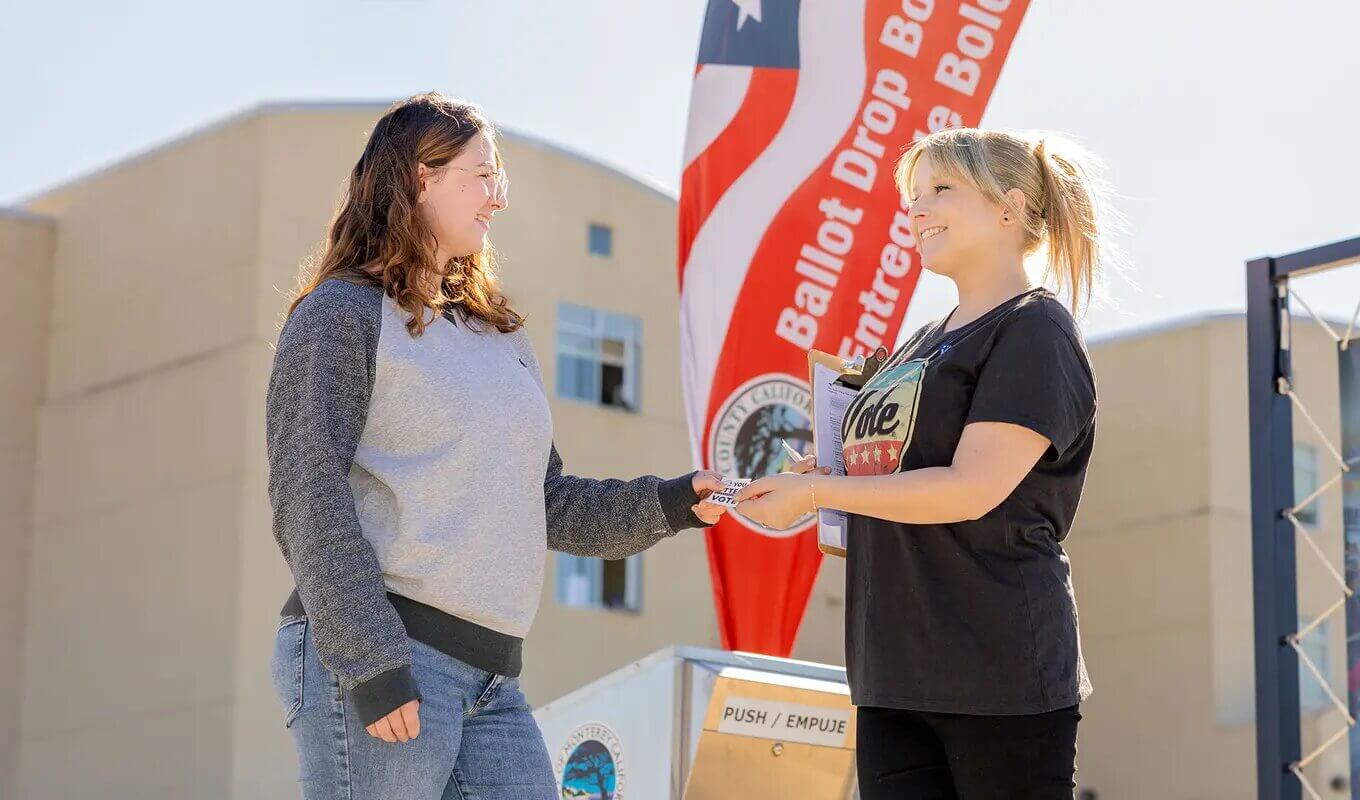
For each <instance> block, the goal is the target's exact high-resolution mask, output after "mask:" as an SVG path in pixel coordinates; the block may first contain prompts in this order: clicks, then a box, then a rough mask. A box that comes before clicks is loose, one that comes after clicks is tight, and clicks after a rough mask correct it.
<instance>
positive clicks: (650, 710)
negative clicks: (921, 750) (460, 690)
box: [534, 646, 856, 800]
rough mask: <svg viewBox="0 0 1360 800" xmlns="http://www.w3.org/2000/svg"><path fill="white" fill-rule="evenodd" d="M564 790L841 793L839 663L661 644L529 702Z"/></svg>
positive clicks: (675, 798)
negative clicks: (560, 692) (550, 697)
mask: <svg viewBox="0 0 1360 800" xmlns="http://www.w3.org/2000/svg"><path fill="white" fill-rule="evenodd" d="M534 717H535V719H537V720H538V724H539V726H540V727H541V728H542V729H543V736H544V739H545V740H546V742H547V745H548V754H549V756H550V757H551V758H552V761H553V770H554V772H555V774H556V777H557V782H558V787H559V789H560V791H561V795H562V797H563V798H568V799H569V800H713V799H714V798H739V799H740V800H774V799H775V798H779V800H786V799H787V798H802V799H803V800H848V799H849V798H853V797H855V796H856V791H855V785H854V774H855V758H854V755H855V709H854V706H852V705H851V704H850V691H849V688H848V687H847V686H846V683H845V670H843V669H841V668H839V667H831V666H826V665H823V664H813V663H809V662H805V661H792V660H789V659H783V658H770V657H768V656H760V655H753V654H750V653H733V652H728V651H725V650H709V649H703V648H693V647H679V646H676V647H668V648H666V649H664V650H660V651H658V652H656V653H653V654H652V655H650V656H647V657H646V658H643V659H640V660H638V661H635V662H633V663H631V664H629V665H627V666H625V667H623V668H621V669H618V670H615V671H614V672H611V673H610V674H608V675H605V676H603V677H601V678H599V679H598V680H596V681H594V682H592V683H589V684H587V685H586V686H583V687H581V688H580V689H577V690H576V691H574V692H571V693H570V694H568V695H566V696H564V697H561V698H558V699H557V700H554V701H552V702H550V703H548V704H546V705H544V706H542V707H540V708H538V709H537V710H535V711H534Z"/></svg>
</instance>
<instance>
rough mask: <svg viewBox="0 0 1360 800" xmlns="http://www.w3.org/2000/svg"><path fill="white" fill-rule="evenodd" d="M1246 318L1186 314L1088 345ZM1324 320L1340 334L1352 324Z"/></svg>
mask: <svg viewBox="0 0 1360 800" xmlns="http://www.w3.org/2000/svg"><path fill="white" fill-rule="evenodd" d="M1306 313H1307V312H1299V311H1296V312H1295V313H1294V319H1295V323H1294V324H1296V325H1297V324H1301V323H1304V322H1307V317H1306V316H1304V315H1305V314H1306ZM1246 316H1247V312H1245V311H1202V312H1196V313H1193V314H1186V315H1184V316H1180V317H1172V318H1170V319H1163V320H1158V321H1156V322H1149V323H1145V324H1142V325H1134V326H1131V327H1128V328H1124V329H1122V330H1118V331H1112V332H1110V333H1103V334H1098V335H1095V336H1090V337H1087V339H1086V343H1087V345H1088V346H1089V347H1103V346H1105V345H1112V344H1121V343H1123V342H1126V341H1131V340H1134V339H1146V338H1148V337H1151V336H1157V335H1159V334H1163V333H1172V332H1175V331H1178V330H1184V329H1186V328H1196V327H1200V326H1202V325H1211V324H1213V323H1215V322H1230V321H1234V320H1241V319H1245V318H1246ZM1322 319H1323V320H1325V321H1326V322H1327V324H1328V325H1331V326H1332V327H1333V328H1336V329H1337V330H1338V333H1342V332H1344V331H1345V329H1346V326H1348V325H1349V324H1350V320H1349V319H1340V318H1337V317H1329V316H1327V315H1325V314H1324V315H1322Z"/></svg>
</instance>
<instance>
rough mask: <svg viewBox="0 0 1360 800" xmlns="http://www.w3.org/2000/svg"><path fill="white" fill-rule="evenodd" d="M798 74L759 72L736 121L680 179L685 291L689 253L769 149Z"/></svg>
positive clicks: (682, 268) (681, 237) (791, 103)
mask: <svg viewBox="0 0 1360 800" xmlns="http://www.w3.org/2000/svg"><path fill="white" fill-rule="evenodd" d="M797 87H798V73H797V71H795V70H790V69H756V70H754V71H753V72H752V73H751V81H750V83H749V84H748V85H747V87H746V96H745V97H744V98H743V99H742V101H741V108H739V109H738V110H737V113H736V115H735V116H733V117H732V122H731V123H729V124H728V126H727V127H726V128H724V129H723V132H722V133H721V134H719V135H718V138H717V139H715V140H714V141H713V143H712V144H710V145H709V146H708V149H706V150H704V152H702V153H700V154H699V156H698V158H695V159H694V161H693V163H691V164H690V165H689V167H688V168H686V169H685V173H684V175H682V176H681V179H680V196H681V197H683V198H684V199H685V202H683V203H681V204H680V238H679V242H680V287H681V288H682V289H683V288H684V282H685V275H684V269H685V264H686V263H688V262H689V248H690V245H691V243H693V241H694V237H695V236H697V235H698V233H699V229H700V228H702V227H703V225H704V222H705V221H706V220H707V219H708V216H709V214H711V213H713V207H714V206H716V205H717V204H718V201H719V200H721V199H722V196H723V195H724V194H726V193H727V190H728V189H729V188H731V186H732V184H733V183H735V182H736V180H737V178H739V177H741V174H742V173H743V172H745V171H746V169H747V168H748V167H750V166H751V163H752V162H754V161H755V160H756V158H757V157H758V156H759V155H760V154H761V153H763V152H764V151H765V148H766V147H769V145H770V142H771V141H773V140H774V137H775V134H777V133H779V129H780V128H781V127H783V125H784V119H785V118H786V117H787V116H788V114H789V107H790V106H792V105H793V93H794V91H795V90H796V89H797Z"/></svg>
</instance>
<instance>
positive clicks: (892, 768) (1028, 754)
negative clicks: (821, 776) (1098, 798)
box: [855, 706, 1081, 800]
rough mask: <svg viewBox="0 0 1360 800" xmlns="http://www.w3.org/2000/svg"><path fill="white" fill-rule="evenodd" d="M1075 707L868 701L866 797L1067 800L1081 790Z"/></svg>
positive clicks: (860, 732)
mask: <svg viewBox="0 0 1360 800" xmlns="http://www.w3.org/2000/svg"><path fill="white" fill-rule="evenodd" d="M1080 721H1081V712H1080V711H1079V710H1078V708H1077V707H1076V706H1073V707H1071V708H1064V709H1062V710H1060V711H1050V712H1048V713H1047V714H1035V715H1033V716H1025V717H975V716H966V715H963V714H929V713H924V712H918V711H899V710H897V709H892V708H873V707H869V706H863V707H861V708H860V709H859V710H858V712H857V722H856V738H857V740H858V741H857V752H856V754H855V760H856V766H857V768H858V771H859V793H860V797H861V798H862V799H863V800H888V798H891V799H892V800H947V799H949V798H962V799H963V800H996V799H998V798H1006V799H1007V800H1009V798H1017V799H1018V798H1033V800H1048V798H1059V797H1061V798H1066V799H1067V800H1071V798H1072V790H1073V789H1075V788H1076V783H1074V782H1073V776H1074V775H1075V773H1076V760H1077V723H1078V722H1080Z"/></svg>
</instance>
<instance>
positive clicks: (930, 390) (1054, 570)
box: [842, 289, 1096, 715]
mask: <svg viewBox="0 0 1360 800" xmlns="http://www.w3.org/2000/svg"><path fill="white" fill-rule="evenodd" d="M947 321H948V320H947V319H946V320H943V321H941V322H937V323H933V324H931V325H927V326H926V327H924V328H922V329H921V330H919V331H917V332H916V333H915V334H914V335H913V336H912V337H911V338H910V339H909V340H907V342H906V343H904V344H903V346H902V348H901V349H899V350H898V351H897V352H896V353H894V354H893V356H892V357H891V358H890V359H889V361H888V362H887V363H886V364H885V365H884V367H883V368H882V369H880V370H879V371H878V373H877V374H876V375H875V376H874V377H873V378H872V379H871V380H870V381H869V382H868V383H867V384H866V385H865V386H864V388H863V389H862V390H860V392H859V394H858V395H857V396H856V398H855V401H854V402H853V403H852V404H851V406H850V407H849V408H848V409H847V411H846V415H845V419H844V421H843V423H842V432H843V434H844V442H845V457H846V470H847V472H849V474H851V475H884V474H889V473H893V472H905V471H910V470H914V469H921V468H925V467H941V466H948V465H949V464H951V463H952V462H953V457H954V450H955V448H956V447H957V445H958V443H959V439H960V437H961V436H962V434H963V428H964V426H965V425H967V424H968V423H970V422H1009V423H1014V424H1017V425H1023V426H1024V427H1026V428H1029V429H1031V430H1034V431H1036V432H1038V433H1040V434H1042V435H1043V436H1045V437H1046V438H1047V439H1048V440H1049V441H1050V442H1051V443H1052V447H1050V448H1049V449H1048V451H1047V452H1046V453H1045V454H1044V455H1043V456H1042V457H1041V458H1040V460H1039V462H1038V463H1037V464H1036V465H1035V466H1034V468H1033V469H1032V470H1031V471H1030V472H1029V474H1028V475H1026V476H1025V478H1024V480H1022V481H1021V482H1020V485H1019V486H1017V487H1016V489H1015V491H1014V492H1012V493H1011V495H1010V496H1009V497H1007V498H1006V499H1005V500H1004V501H1003V502H1002V503H1001V504H1000V505H999V506H997V507H996V508H995V509H993V510H992V511H990V512H988V513H987V514H985V515H984V516H982V517H981V518H980V519H977V520H973V521H969V522H959V523H952V524H947V525H907V524H902V523H897V522H888V521H885V520H881V519H876V518H873V517H865V516H860V515H857V514H851V515H850V522H849V534H848V541H847V551H848V552H847V566H846V595H847V597H846V608H845V611H846V613H845V647H846V667H847V669H848V672H849V681H850V690H851V695H852V698H853V700H854V702H855V704H856V705H864V706H884V707H889V708H900V709H909V710H916V711H935V712H944V713H957V714H990V715H1015V714H1038V713H1043V712H1046V711H1052V710H1055V709H1059V708H1065V707H1068V706H1072V705H1076V704H1077V703H1078V702H1080V701H1081V700H1084V699H1085V698H1086V696H1087V695H1089V694H1090V692H1091V685H1090V682H1089V681H1088V680H1087V677H1086V669H1085V666H1084V665H1083V663H1082V658H1081V646H1080V643H1079V640H1078V633H1077V607H1076V598H1075V596H1074V595H1073V592H1072V580H1071V571H1070V568H1069V564H1068V560H1067V555H1066V554H1065V553H1064V552H1063V548H1062V544H1061V542H1062V541H1063V539H1064V538H1065V537H1066V536H1067V532H1068V529H1069V528H1070V527H1071V525H1072V519H1073V517H1074V516H1075V515H1076V512H1077V503H1078V501H1079V500H1080V498H1081V489H1082V484H1083V482H1084V481H1085V478H1086V466H1087V463H1088V462H1089V461H1090V459H1091V448H1092V444H1093V441H1094V438H1095V411H1096V397H1095V380H1094V377H1093V374H1092V371H1091V367H1090V359H1089V357H1088V354H1087V352H1086V347H1085V345H1084V343H1083V342H1082V338H1081V334H1080V332H1079V330H1078V328H1077V325H1076V323H1075V321H1074V320H1073V319H1072V315H1071V314H1070V313H1069V312H1068V311H1067V309H1066V308H1065V307H1064V306H1063V305H1062V304H1061V303H1060V302H1059V301H1058V300H1057V299H1056V298H1055V297H1054V296H1053V294H1052V293H1050V292H1048V291H1047V290H1045V289H1034V290H1031V291H1029V292H1026V293H1024V294H1022V295H1019V296H1017V297H1014V298H1012V299H1010V300H1008V301H1006V302H1005V303H1002V304H1001V305H999V306H997V307H996V308H994V309H992V310H991V311H989V312H987V313H986V314H984V315H983V316H981V317H979V318H978V319H976V320H973V321H972V322H970V323H968V324H967V325H964V326H962V327H960V328H958V329H957V330H952V331H948V332H945V331H944V326H945V324H946V323H947Z"/></svg>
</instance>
